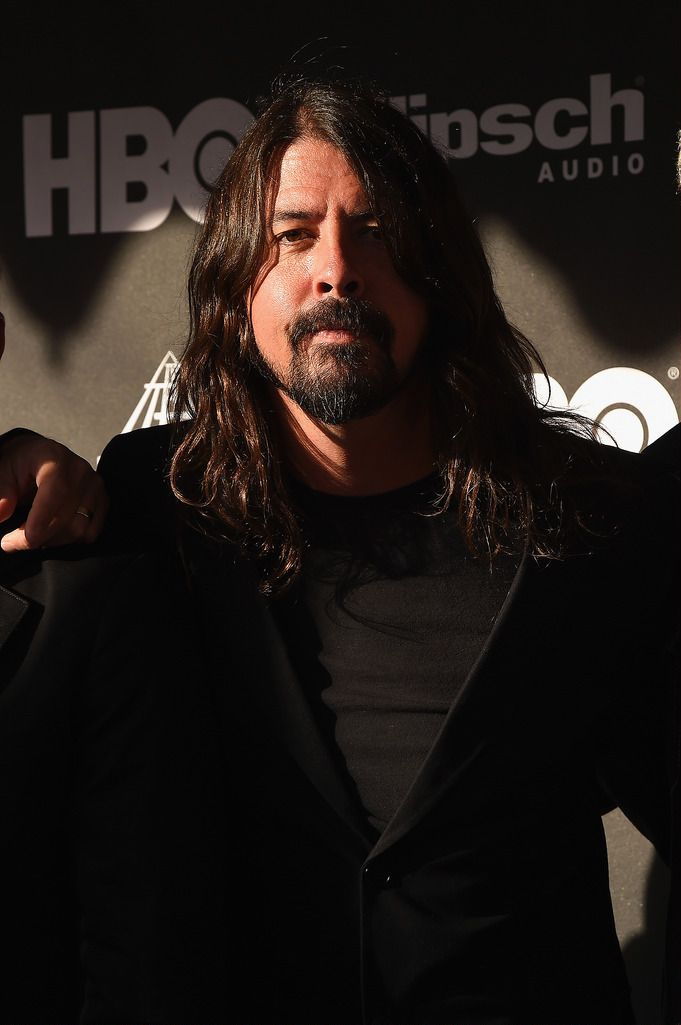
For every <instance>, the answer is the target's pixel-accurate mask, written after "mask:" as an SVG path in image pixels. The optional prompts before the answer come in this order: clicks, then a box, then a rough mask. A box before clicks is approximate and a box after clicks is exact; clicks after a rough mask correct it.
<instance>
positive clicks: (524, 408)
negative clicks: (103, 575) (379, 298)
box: [170, 79, 590, 593]
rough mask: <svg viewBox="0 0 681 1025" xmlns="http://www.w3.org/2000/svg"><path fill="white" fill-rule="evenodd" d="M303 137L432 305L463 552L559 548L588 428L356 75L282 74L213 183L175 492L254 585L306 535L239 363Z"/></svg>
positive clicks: (400, 126)
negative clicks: (315, 77)
mask: <svg viewBox="0 0 681 1025" xmlns="http://www.w3.org/2000/svg"><path fill="white" fill-rule="evenodd" d="M304 136H305V137H316V138H321V139H323V140H326V141H328V142H330V143H332V144H333V145H334V146H336V147H337V148H338V149H339V150H340V151H341V152H342V153H343V154H344V155H345V156H346V158H347V160H348V161H349V163H350V165H351V166H352V168H353V169H354V171H355V173H356V174H357V176H358V178H359V180H360V182H361V183H362V185H363V187H364V189H365V191H366V195H367V198H368V201H369V205H370V207H371V209H372V211H373V212H374V214H375V215H376V216H377V217H378V218H379V221H380V224H381V228H382V233H383V236H384V238H385V240H386V244H387V245H388V247H389V250H390V253H391V256H392V259H393V262H394V265H395V267H396V269H397V271H398V273H399V274H400V275H401V276H402V278H403V279H404V280H405V281H406V282H407V283H408V284H409V285H410V286H411V287H412V288H413V289H414V290H415V291H416V292H418V293H419V294H420V295H421V296H423V297H424V298H425V300H426V301H427V303H428V306H429V309H430V312H431V330H430V335H429V339H428V346H429V350H430V352H429V356H430V361H431V367H432V378H433V395H434V402H435V404H436V413H435V416H434V418H433V419H434V422H435V423H436V425H437V432H438V434H437V438H436V445H437V449H436V452H437V465H438V467H439V469H440V471H441V474H442V481H443V490H442V500H441V503H440V507H441V508H445V507H447V506H448V505H450V504H452V503H455V507H456V508H457V509H458V519H459V524H460V528H461V530H462V532H463V534H464V537H465V539H466V541H467V542H468V544H469V546H470V547H471V549H473V550H476V551H481V550H482V551H487V552H489V553H490V554H491V555H494V554H495V553H497V552H499V551H502V550H506V549H508V547H509V546H511V545H513V544H517V543H518V541H519V540H520V541H522V543H527V544H529V546H530V550H531V551H532V552H533V553H534V554H535V555H539V556H545V557H559V556H560V554H561V551H562V547H563V545H564V540H565V536H566V531H568V529H569V527H570V523H571V521H573V520H574V519H575V516H576V513H575V512H574V510H572V511H571V510H570V508H569V501H568V500H567V498H566V496H567V494H568V491H567V490H565V489H562V488H561V487H560V486H559V485H560V481H561V479H562V478H564V477H565V474H566V471H567V468H568V466H569V463H570V460H571V458H572V457H571V456H570V455H569V453H570V452H572V451H574V449H575V447H577V448H578V449H579V448H580V444H579V441H578V439H576V438H575V434H581V435H582V437H583V438H584V439H585V440H586V438H587V436H588V435H589V434H590V428H589V425H588V424H587V423H586V421H584V419H583V418H581V417H579V416H577V415H576V414H574V413H570V412H560V413H559V412H557V411H555V410H550V409H548V408H538V407H537V405H536V403H535V401H534V392H533V372H534V371H535V370H538V371H539V372H544V373H545V371H544V368H543V365H542V362H541V359H540V357H539V355H538V353H537V352H536V350H535V349H534V347H533V346H532V345H531V344H530V342H529V341H528V340H527V339H526V338H525V337H524V336H523V335H522V334H521V333H520V332H519V331H517V330H516V329H515V328H514V327H513V326H511V325H510V324H509V323H508V321H507V320H506V317H505V315H504V312H503V310H502V308H501V305H500V303H499V300H498V298H497V296H496V294H495V291H494V286H493V281H492V275H491V271H490V267H489V265H488V262H487V259H486V257H485V254H484V252H483V248H482V245H481V243H480V241H479V238H478V236H477V233H476V231H475V229H474V227H473V225H472V223H471V220H470V218H469V217H468V216H467V214H466V213H465V211H464V209H463V206H462V204H461V201H460V199H459V196H458V193H457V189H456V185H455V182H454V180H453V178H452V175H451V173H450V171H449V169H448V167H447V163H446V161H445V160H444V158H443V157H442V156H441V155H440V153H439V152H438V151H437V150H436V149H435V148H434V147H433V146H432V144H431V143H430V142H429V140H428V139H427V138H426V137H425V136H424V135H423V134H422V133H421V132H420V131H419V129H418V128H416V127H415V126H414V125H413V124H412V123H411V122H410V121H409V120H408V119H407V118H406V117H404V116H403V115H402V114H401V113H399V111H397V110H396V109H395V108H394V107H393V106H392V105H391V104H390V101H389V98H388V97H387V96H386V95H385V94H384V93H383V92H382V91H381V90H379V89H377V88H376V87H374V86H373V85H371V84H368V83H366V82H357V81H309V80H302V79H301V80H297V81H289V82H288V83H286V84H284V85H283V86H281V85H280V87H279V88H278V90H277V91H276V92H275V94H274V96H273V98H271V99H270V101H269V103H268V105H267V106H265V107H264V109H263V111H262V113H260V115H259V116H258V117H257V118H256V119H255V121H254V122H253V123H252V125H251V126H250V128H249V129H248V130H247V131H246V133H245V135H244V136H243V138H242V139H241V141H240V143H239V144H238V146H237V147H236V149H235V151H234V153H233V155H232V156H231V158H230V160H229V162H228V163H227V166H226V167H225V169H224V171H223V173H222V174H221V176H220V177H219V178H218V180H217V181H216V182H215V185H214V186H213V188H212V190H211V193H210V196H209V199H208V204H207V208H206V215H205V221H204V225H203V230H202V231H201V233H200V235H199V238H198V241H197V245H196V249H195V255H194V260H193V264H192V268H191V273H190V278H189V307H190V335H189V341H188V343H187V347H186V350H185V352H184V355H183V358H182V360H181V364H180V368H179V373H178V376H177V379H176V386H175V396H174V404H173V405H174V411H175V416H176V417H177V418H178V419H179V418H184V419H189V426H188V429H187V431H186V433H185V434H184V436H183V438H182V440H181V441H180V444H179V445H178V447H177V449H176V451H175V453H174V457H173V459H172V464H171V470H170V481H171V486H172V488H173V491H174V493H175V495H176V497H177V498H178V499H179V500H180V501H181V502H183V503H185V504H186V505H188V506H191V507H193V509H194V510H195V511H196V513H197V517H198V521H199V523H201V524H202V525H203V529H204V530H206V531H207V532H209V533H212V534H216V535H218V536H222V537H227V538H229V539H231V540H234V541H237V542H238V543H239V544H240V545H241V546H243V547H244V548H245V549H246V550H247V551H248V552H249V554H250V555H251V556H252V557H253V558H254V559H255V560H256V561H257V563H258V564H259V565H260V567H261V587H262V590H263V591H264V592H265V593H271V592H273V591H275V590H277V589H280V588H281V587H282V586H285V585H286V584H287V583H288V582H290V581H291V580H292V579H293V578H294V577H295V576H296V574H297V573H298V571H299V569H300V565H301V557H302V540H301V536H300V529H299V524H298V519H297V516H296V511H295V508H294V507H293V505H292V501H291V498H290V493H289V489H288V487H287V480H286V469H285V467H284V466H283V465H282V463H283V460H282V456H281V453H280V451H279V449H278V446H277V439H276V436H275V434H274V431H273V422H272V421H273V417H272V414H271V410H270V409H269V404H268V398H267V391H266V388H265V387H264V384H263V380H262V378H261V376H260V374H259V373H258V371H257V370H256V369H255V368H254V366H253V362H252V352H253V347H254V339H253V335H252V330H251V325H250V320H249V310H248V294H249V289H250V288H251V286H252V284H253V282H254V281H255V280H256V277H257V275H258V272H259V271H260V270H261V268H262V267H263V265H264V264H265V262H266V260H267V257H268V253H269V245H270V242H269V228H268V224H267V215H268V209H269V204H270V202H271V199H272V189H273V182H276V179H277V174H278V169H279V165H280V161H281V157H282V155H283V152H284V150H285V149H286V147H287V146H288V145H289V144H290V143H292V142H294V141H295V140H297V139H299V138H301V137H304ZM582 447H584V445H582ZM587 447H588V446H587Z"/></svg>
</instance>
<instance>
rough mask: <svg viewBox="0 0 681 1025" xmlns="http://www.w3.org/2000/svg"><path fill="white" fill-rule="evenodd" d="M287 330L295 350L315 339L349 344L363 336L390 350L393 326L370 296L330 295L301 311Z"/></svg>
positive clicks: (336, 343) (328, 342) (316, 340)
mask: <svg viewBox="0 0 681 1025" xmlns="http://www.w3.org/2000/svg"><path fill="white" fill-rule="evenodd" d="M287 334H288V338H289V341H290V343H291V348H292V349H293V351H294V352H296V351H297V350H298V349H299V348H300V347H301V346H303V345H305V346H309V345H310V344H311V343H312V342H317V343H318V344H321V345H347V344H349V343H351V342H354V341H359V340H360V339H361V338H365V339H366V338H371V339H373V340H374V341H375V342H376V343H377V344H378V345H379V346H380V347H381V348H382V349H384V350H385V351H389V348H390V343H391V341H392V337H393V328H392V324H391V323H390V321H389V320H388V318H387V316H386V315H385V314H384V313H382V312H381V311H380V310H377V309H376V307H375V306H372V304H371V303H370V302H367V301H366V299H353V298H348V299H335V298H329V299H322V300H321V301H320V302H318V303H315V305H314V306H311V307H310V308H309V309H307V310H303V311H302V312H301V313H300V314H298V316H297V317H295V318H294V320H293V321H292V322H291V323H290V324H289V326H288V330H287Z"/></svg>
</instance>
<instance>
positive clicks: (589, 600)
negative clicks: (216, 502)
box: [100, 428, 678, 1025]
mask: <svg viewBox="0 0 681 1025" xmlns="http://www.w3.org/2000/svg"><path fill="white" fill-rule="evenodd" d="M170 446H172V431H171V429H169V428H158V429H150V430H147V431H140V432H136V433H134V434H132V435H126V436H121V437H119V438H116V439H114V441H113V442H111V443H110V445H109V447H108V448H107V450H106V451H105V453H104V455H103V457H102V460H101V462H100V469H101V472H102V473H103V474H104V476H105V479H106V481H107V483H108V486H109V488H110V491H111V493H112V498H113V502H114V515H113V519H112V525H113V526H114V528H115V529H119V530H121V531H123V532H124V531H125V520H126V510H127V509H128V505H127V503H129V502H130V496H131V495H134V496H136V497H135V509H136V513H135V530H136V531H137V532H138V534H139V531H140V527H141V524H140V518H139V515H138V513H137V510H139V508H140V503H141V504H142V506H143V507H144V508H145V509H146V510H147V513H148V524H149V536H150V537H153V538H158V536H159V535H160V533H162V531H163V530H164V529H167V528H168V529H169V525H170V524H171V523H172V522H173V509H172V500H171V499H170V496H169V491H168V489H167V484H166V483H165V480H164V470H165V467H166V465H167V459H168V451H169V447H170ZM603 458H604V460H605V461H606V462H607V463H611V462H613V461H614V462H615V463H616V464H617V466H618V467H619V468H620V471H621V472H622V473H623V474H624V475H625V476H628V477H629V478H630V482H631V487H632V494H633V500H632V501H631V502H630V505H629V508H628V511H627V515H626V523H625V526H624V528H623V529H622V530H621V531H620V532H619V533H618V534H617V535H616V536H615V537H612V538H610V539H609V540H608V539H604V540H603V541H602V542H601V543H598V544H593V545H591V546H590V548H589V549H586V548H585V549H583V550H576V551H575V552H574V553H573V554H572V555H571V556H569V557H568V558H566V559H564V560H562V561H553V562H544V563H538V562H536V561H535V560H534V559H532V558H530V557H528V556H527V555H526V556H525V557H524V558H523V560H522V562H521V564H520V567H519V569H518V572H517V575H516V578H515V580H514V583H513V585H512V587H511V590H510V592H509V594H508V597H507V599H506V602H505V604H504V606H503V608H502V610H501V613H500V615H499V616H498V618H497V620H496V622H495V625H494V628H493V630H492V633H491V635H490V637H489V638H488V641H487V643H486V645H485V647H484V649H483V650H482V652H481V654H480V656H479V658H478V659H477V661H476V663H475V665H474V667H473V669H472V670H471V672H470V675H469V677H468V680H467V682H466V685H465V687H464V689H463V691H462V692H461V694H460V695H459V697H458V698H457V701H456V703H455V704H454V706H453V707H452V708H451V710H450V712H449V715H448V717H447V720H446V722H445V724H444V727H443V729H442V730H441V732H440V734H439V736H438V737H437V739H436V741H435V743H434V745H433V747H432V749H431V751H430V753H429V755H428V757H427V759H426V761H425V762H424V764H423V766H422V768H421V770H420V772H419V774H418V776H417V778H416V779H415V780H414V782H413V784H412V786H411V788H410V790H409V792H408V793H407V795H406V797H405V798H404V800H403V802H402V804H401V806H400V808H399V809H398V811H397V813H396V814H395V816H394V818H393V819H392V821H391V822H390V823H389V825H388V827H387V829H386V830H385V832H384V833H383V835H382V836H381V837H380V839H379V840H378V842H377V843H374V842H373V839H372V838H371V837H370V836H369V834H368V832H367V830H366V827H365V825H364V822H363V820H362V817H361V815H360V814H359V811H358V809H357V808H356V807H355V804H354V802H353V798H352V796H351V794H350V792H349V789H348V787H347V785H346V781H345V780H344V779H343V778H342V776H340V775H339V773H338V771H337V768H336V762H335V759H334V758H333V757H332V755H331V753H330V752H329V750H328V749H327V746H326V743H325V741H324V739H323V737H322V736H321V734H320V731H319V729H318V727H317V724H316V723H315V721H314V717H313V715H312V713H311V711H310V709H309V707H308V706H307V703H306V700H305V698H304V695H303V693H302V691H301V688H300V686H299V684H298V681H297V680H296V678H295V675H294V674H293V672H292V670H291V667H290V665H289V663H288V659H287V656H286V652H285V650H284V645H283V643H282V641H281V638H280V637H279V635H278V633H277V630H276V628H275V626H274V623H273V620H272V617H271V614H270V611H269V609H268V607H267V605H266V603H265V602H264V601H263V600H262V599H261V598H260V597H259V596H258V594H257V592H256V588H255V584H254V580H253V578H252V574H251V571H250V569H249V567H248V566H247V565H246V564H245V563H244V562H243V561H242V560H241V559H240V557H239V555H238V553H237V552H235V550H234V549H232V548H231V546H229V545H226V544H222V545H217V544H212V543H211V542H209V541H207V540H205V539H202V538H201V537H200V536H199V535H198V534H196V533H195V532H192V531H188V532H185V533H184V535H183V541H182V547H183V552H184V563H185V570H186V572H187V574H188V578H189V580H190V582H191V588H192V593H193V602H194V607H195V608H196V609H198V611H199V617H198V618H199V621H200V623H201V625H202V629H203V641H202V657H203V658H205V660H206V672H207V674H208V679H209V680H210V683H211V687H212V693H213V697H214V700H215V704H216V720H215V721H216V726H217V729H218V731H219V746H220V758H221V767H220V786H221V788H222V797H221V800H222V802H223V803H224V809H225V810H224V814H222V815H221V817H220V822H219V829H220V835H219V837H218V838H217V841H216V842H217V843H218V846H219V849H220V856H219V858H218V861H219V862H220V864H221V866H222V871H221V872H220V873H218V874H217V875H216V877H215V879H214V880H213V883H212V885H213V888H214V894H215V904H216V906H218V907H219V908H220V924H219V926H218V931H217V933H216V934H215V936H214V938H213V940H212V941H211V942H212V945H213V947H214V949H215V950H216V951H219V952H220V954H219V956H220V957H221V958H222V959H223V966H222V969H221V971H220V972H219V974H218V977H217V978H216V980H214V981H215V985H214V986H213V987H212V988H211V987H210V986H208V987H206V989H205V991H204V997H205V999H204V1002H203V1004H202V1006H201V1007H200V1009H198V1008H197V1014H196V1016H195V1020H196V1021H200V1022H216V1023H217V1022H219V1023H225V1025H227V1023H229V1025H245V1023H252V1025H359V1023H364V1025H368V1023H371V1025H454V1023H456V1025H629V1023H631V1022H632V1021H633V1018H632V1012H631V1007H630V1002H629V996H628V985H627V981H626V977H625V972H624V967H623V962H622V958H621V954H620V951H619V947H618V943H617V937H616V933H615V928H614V922H613V915H612V908H611V903H610V895H609V888H608V870H607V855H606V846H605V841H604V835H603V828H602V823H601V815H602V813H603V812H604V811H606V810H608V809H609V808H612V807H615V806H617V805H618V806H619V807H621V808H622V809H623V811H624V812H625V813H626V814H627V815H628V816H629V817H630V819H631V820H632V821H633V822H634V824H635V825H636V826H637V827H638V828H639V829H640V830H641V831H642V832H643V833H644V834H645V835H646V836H647V837H649V838H650V839H651V840H652V842H653V843H654V844H655V845H656V847H657V848H658V850H659V851H660V853H661V854H662V856H663V857H664V858H665V859H666V860H669V859H670V857H671V858H674V857H677V856H678V854H677V852H675V851H674V850H673V849H672V848H673V845H674V842H675V841H673V840H672V836H673V833H674V830H673V829H672V826H671V822H672V818H673V815H672V811H671V809H670V794H671V790H672V786H673V785H674V780H675V779H676V777H677V775H678V751H677V749H676V748H675V744H676V743H677V741H676V740H675V738H674V736H673V729H672V722H673V717H674V711H673V709H674V704H673V702H674V700H675V699H674V697H673V694H674V691H675V688H676V686H677V671H678V544H677V530H678V526H677V523H678V475H677V476H676V479H675V475H674V474H673V473H672V474H670V473H669V472H668V467H667V460H666V458H663V459H661V461H660V463H659V465H658V464H657V463H656V461H655V460H653V459H645V458H640V457H635V456H631V455H630V454H628V453H617V452H615V451H614V450H609V451H608V452H604V454H603ZM599 503H605V505H606V506H607V503H608V493H607V492H605V493H603V494H602V495H601V496H600V499H599ZM116 524H117V526H116ZM672 945H673V944H672ZM673 973H675V977H674V978H672V977H671V976H672V974H673ZM666 993H667V996H666V1000H667V1010H666V1017H665V1021H666V1022H670V1023H674V1025H675V1023H676V1020H677V1017H678V1004H676V1003H675V1001H676V1000H677V993H678V973H677V966H676V964H674V963H672V964H670V965H668V966H667V979H666ZM169 1025H170V1021H169Z"/></svg>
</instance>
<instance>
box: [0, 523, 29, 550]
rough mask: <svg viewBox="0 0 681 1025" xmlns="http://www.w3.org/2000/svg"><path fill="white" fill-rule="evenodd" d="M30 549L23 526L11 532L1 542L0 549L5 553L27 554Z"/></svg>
mask: <svg viewBox="0 0 681 1025" xmlns="http://www.w3.org/2000/svg"><path fill="white" fill-rule="evenodd" d="M30 547H31V546H30V545H29V543H28V541H27V540H26V534H25V532H24V528H23V525H22V526H21V527H17V528H16V529H15V530H10V532H9V533H8V534H5V535H4V537H3V538H2V540H0V548H2V550H3V552H25V551H26V550H27V549H28V548H30Z"/></svg>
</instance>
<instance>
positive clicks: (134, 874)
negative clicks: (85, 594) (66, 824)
mask: <svg viewBox="0 0 681 1025" xmlns="http://www.w3.org/2000/svg"><path fill="white" fill-rule="evenodd" d="M214 723H215V716H214V714H213V711H212V707H211V698H210V694H209V691H208V686H207V679H206V676H205V673H204V671H203V666H202V660H201V652H200V649H199V647H198V644H197V642H196V641H195V639H194V631H193V624H192V613H191V611H190V607H189V605H188V603H187V602H186V600H185V596H184V593H183V587H182V584H181V576H180V572H179V570H178V569H177V568H176V567H175V566H174V564H172V561H171V562H164V561H163V560H162V559H160V558H159V557H157V556H153V557H152V556H141V557H139V558H137V559H135V560H134V561H133V562H132V563H131V565H130V567H129V568H128V569H127V570H126V571H125V572H123V573H122V574H121V575H120V576H119V578H118V579H117V580H116V582H115V584H114V585H113V586H112V587H111V589H110V593H109V595H108V600H107V604H106V607H105V609H104V611H103V614H102V616H101V619H100V625H99V629H98V632H97V636H96V638H95V639H94V643H93V647H92V655H91V658H90V661H89V664H88V667H87V671H86V673H85V675H84V681H83V686H82V687H81V689H80V694H79V709H78V722H77V730H76V732H77V738H78V745H77V763H76V777H77V781H78V786H77V792H76V797H75V803H74V815H75V832H76V851H77V882H78V892H79V899H80V905H81V913H82V918H81V923H82V926H81V928H82V933H81V951H82V964H83V972H84V998H83V1008H82V1014H81V1019H80V1020H81V1023H82V1025H108V1023H112V1025H113V1023H119V1025H120V1023H121V1022H126V1025H177V1023H178V1022H211V1021H213V1020H216V1019H217V1013H218V1005H219V996H218V988H219V984H220V981H221V977H222V972H223V969H224V965H223V964H222V963H221V950H222V949H223V945H222V941H221V931H222V929H223V928H224V899H223V893H222V888H223V880H222V876H221V871H220V868H221V857H220V853H219V851H220V838H219V834H220V828H221V827H220V823H221V821H222V820H223V818H224V812H222V814H220V813H219V812H220V811H221V809H219V772H218V768H217V753H216V751H217V745H216V736H215V725H214Z"/></svg>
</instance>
